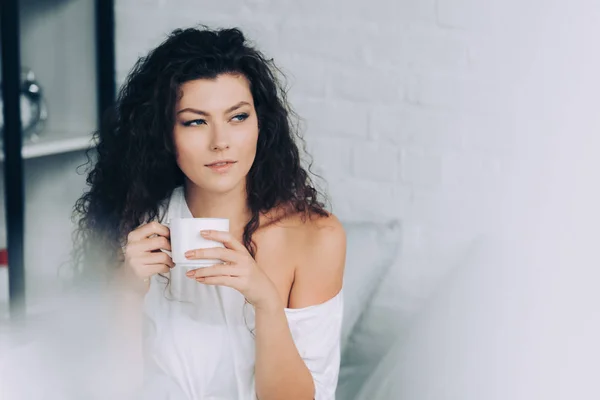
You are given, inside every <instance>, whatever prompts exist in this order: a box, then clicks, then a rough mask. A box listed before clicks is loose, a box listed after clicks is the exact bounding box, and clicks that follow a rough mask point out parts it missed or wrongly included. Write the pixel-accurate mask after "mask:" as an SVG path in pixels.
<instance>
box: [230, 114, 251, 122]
mask: <svg viewBox="0 0 600 400" xmlns="http://www.w3.org/2000/svg"><path fill="white" fill-rule="evenodd" d="M247 118H248V114H246V113H243V114H238V115H236V116H234V117H233V118H231V119H232V120H235V121H237V122H242V121H244V120H245V119H247Z"/></svg>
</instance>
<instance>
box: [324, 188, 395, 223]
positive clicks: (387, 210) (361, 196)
mask: <svg viewBox="0 0 600 400" xmlns="http://www.w3.org/2000/svg"><path fill="white" fill-rule="evenodd" d="M329 187H330V193H331V197H332V204H333V207H334V213H335V214H336V215H338V217H340V218H341V219H342V220H346V221H379V222H385V221H389V220H390V219H392V218H394V217H395V215H396V214H397V208H398V205H397V204H396V201H395V199H394V196H393V193H394V191H393V184H386V183H379V182H368V181H358V180H352V181H346V180H340V181H335V182H330V183H329Z"/></svg>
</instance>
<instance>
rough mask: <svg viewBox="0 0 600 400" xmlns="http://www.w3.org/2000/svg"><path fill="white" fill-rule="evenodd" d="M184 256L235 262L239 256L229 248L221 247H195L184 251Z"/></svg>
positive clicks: (194, 258) (190, 258) (193, 258)
mask: <svg viewBox="0 0 600 400" xmlns="http://www.w3.org/2000/svg"><path fill="white" fill-rule="evenodd" d="M185 258H187V259H188V260H202V259H218V260H222V261H227V262H230V263H235V262H237V260H238V259H239V256H238V254H237V253H236V252H235V251H233V250H231V249H226V248H223V247H211V248H208V249H195V250H189V251H186V252H185Z"/></svg>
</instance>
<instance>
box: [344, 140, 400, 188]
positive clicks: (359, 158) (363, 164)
mask: <svg viewBox="0 0 600 400" xmlns="http://www.w3.org/2000/svg"><path fill="white" fill-rule="evenodd" d="M398 154H399V152H398V149H397V148H396V147H395V146H393V145H383V144H378V143H369V142H367V143H365V142H356V143H355V144H354V146H353V149H352V174H353V176H354V177H356V178H358V179H361V180H368V181H376V182H394V181H395V180H396V174H397V171H398V163H399V156H398Z"/></svg>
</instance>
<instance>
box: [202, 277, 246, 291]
mask: <svg viewBox="0 0 600 400" xmlns="http://www.w3.org/2000/svg"><path fill="white" fill-rule="evenodd" d="M196 282H199V283H202V284H204V285H218V286H228V287H230V288H233V289H236V290H238V282H239V278H236V277H234V276H223V275H221V276H209V277H205V278H196Z"/></svg>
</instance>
